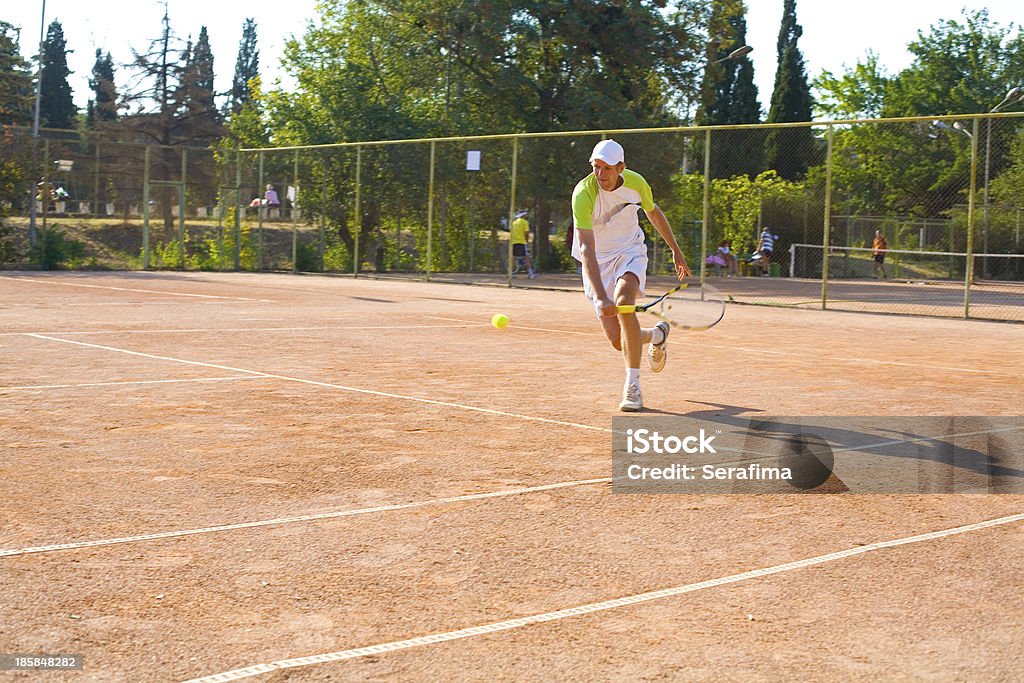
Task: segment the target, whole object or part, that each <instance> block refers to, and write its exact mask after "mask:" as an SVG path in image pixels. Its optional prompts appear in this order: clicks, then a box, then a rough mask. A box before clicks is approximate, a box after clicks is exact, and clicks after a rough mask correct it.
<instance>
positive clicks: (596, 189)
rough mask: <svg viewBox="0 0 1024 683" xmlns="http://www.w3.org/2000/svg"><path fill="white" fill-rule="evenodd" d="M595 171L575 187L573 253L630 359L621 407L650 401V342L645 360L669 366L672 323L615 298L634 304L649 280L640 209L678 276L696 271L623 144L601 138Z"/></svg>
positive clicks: (611, 337) (586, 288)
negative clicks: (644, 365)
mask: <svg viewBox="0 0 1024 683" xmlns="http://www.w3.org/2000/svg"><path fill="white" fill-rule="evenodd" d="M590 164H591V167H592V168H593V173H591V174H590V175H588V176H587V177H586V178H584V179H583V180H581V181H580V182H579V183H577V184H576V188H575V189H574V190H573V193H572V216H573V228H574V230H573V241H572V255H573V258H575V259H576V260H577V261H579V262H580V263H582V264H583V292H584V293H585V294H586V295H587V298H589V299H590V301H591V302H592V303H593V305H594V310H595V311H596V312H597V315H598V318H599V319H600V320H601V327H603V328H604V333H605V336H606V337H608V341H609V342H611V344H612V346H613V347H615V349H616V350H617V351H621V352H622V358H623V360H624V361H625V365H626V383H625V386H624V387H623V391H622V394H623V396H622V402H621V403H620V404H619V410H622V411H626V412H636V411H638V410H642V409H643V407H644V401H643V396H642V395H641V393H640V357H641V356H642V355H643V345H644V344H648V343H649V344H650V346H649V348H648V350H647V361H648V364H649V365H650V367H651V370H653V371H654V372H661V370H662V369H663V368H664V367H665V362H666V360H667V358H668V353H667V350H666V348H665V342H666V341H668V332H669V326H668V324H667V323H665V322H660V323H658V325H657V326H656V327H651V328H642V327H640V321H639V320H637V317H636V313H623V314H620V313H619V312H618V311H617V309H616V305H633V304H635V303H636V300H637V298H638V297H640V296H641V295H642V294H643V292H644V285H645V284H646V282H647V245H646V244H644V232H643V230H642V229H641V228H640V222H639V221H638V212H639V210H640V209H643V211H644V213H646V214H647V218H649V219H650V221H651V224H652V225H653V226H654V229H655V230H657V231H658V234H659V235H661V237H662V239H663V240H665V243H666V244H667V245H668V247H669V249H671V250H672V262H673V263H674V264H675V270H676V277H678V278H679V279H680V280H682V279H683V278H684V277H686V276H687V275H690V268H689V266H687V265H686V259H685V258H684V257H683V252H682V251H681V250H680V249H679V244H678V243H677V242H676V238H675V236H674V235H673V234H672V228H671V227H670V226H669V224H668V219H667V218H665V214H664V213H662V211H661V209H659V208H658V205H657V204H655V203H654V196H653V193H652V192H651V186H650V185H648V184H647V181H646V180H644V179H643V176H641V175H640V174H639V173H636V172H635V171H628V170H626V163H625V153H624V152H623V149H622V145H620V144H619V143H617V142H615V141H614V140H602V141H601V142H599V143H597V146H596V147H594V151H593V153H592V154H591V155H590Z"/></svg>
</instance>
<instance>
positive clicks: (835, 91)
mask: <svg viewBox="0 0 1024 683" xmlns="http://www.w3.org/2000/svg"><path fill="white" fill-rule="evenodd" d="M891 83H892V79H891V78H890V77H888V76H887V75H886V73H885V70H884V69H882V67H881V66H880V65H879V64H878V55H877V54H875V53H874V52H871V51H870V50H869V51H868V53H867V57H866V59H865V60H864V61H863V62H861V61H858V62H857V64H856V66H854V67H853V68H851V69H847V71H846V73H844V74H843V75H842V76H836V75H834V74H833V73H832V72H831V71H827V70H826V71H823V72H822V73H821V75H820V76H818V77H817V78H816V79H815V80H814V90H815V92H816V93H818V97H817V99H816V100H815V109H816V110H817V111H818V112H820V113H821V114H822V115H824V116H829V117H831V118H835V119H870V118H879V117H881V116H882V110H883V108H884V106H885V101H886V91H887V90H888V89H889V87H890V85H891Z"/></svg>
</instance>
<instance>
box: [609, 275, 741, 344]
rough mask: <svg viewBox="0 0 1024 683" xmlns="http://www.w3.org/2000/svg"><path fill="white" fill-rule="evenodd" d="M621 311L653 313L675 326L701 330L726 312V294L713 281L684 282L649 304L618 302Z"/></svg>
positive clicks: (710, 325)
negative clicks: (704, 282) (709, 282)
mask: <svg viewBox="0 0 1024 683" xmlns="http://www.w3.org/2000/svg"><path fill="white" fill-rule="evenodd" d="M616 308H618V310H619V313H650V314H651V315H653V316H656V317H658V318H661V319H662V320H664V321H665V322H667V323H668V324H669V325H672V327H677V328H679V329H681V330H690V331H692V332H699V331H700V330H706V329H709V328H711V327H714V326H715V325H717V324H718V323H719V322H720V321H721V320H722V318H723V317H724V316H725V297H724V296H722V293H721V292H719V291H718V290H717V289H715V288H714V287H712V286H711V285H704V286H700V285H696V286H694V287H690V286H689V285H688V284H687V283H685V282H684V283H682V284H680V285H678V286H677V287H673V288H672V289H670V290H668V291H667V292H665V293H664V294H662V295H661V296H659V297H658V298H657V299H655V300H654V301H651V302H649V303H646V304H634V305H626V306H617V307H616Z"/></svg>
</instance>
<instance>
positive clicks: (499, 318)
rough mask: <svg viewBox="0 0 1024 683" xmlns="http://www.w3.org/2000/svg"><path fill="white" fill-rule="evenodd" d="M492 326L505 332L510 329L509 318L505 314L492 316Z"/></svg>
mask: <svg viewBox="0 0 1024 683" xmlns="http://www.w3.org/2000/svg"><path fill="white" fill-rule="evenodd" d="M491 324H492V325H494V326H495V327H497V328H498V329H499V330H503V329H505V328H506V327H508V316H507V315H505V314H504V313H495V314H494V315H493V316H491Z"/></svg>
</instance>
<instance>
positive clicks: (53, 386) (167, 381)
mask: <svg viewBox="0 0 1024 683" xmlns="http://www.w3.org/2000/svg"><path fill="white" fill-rule="evenodd" d="M246 379H250V380H251V379H264V378H262V377H259V376H255V375H245V376H243V377H193V378H191V379H144V380H124V381H120V382H85V383H83V384H33V385H29V386H20V387H0V391H16V390H17V391H23V390H32V389H81V388H84V387H119V386H129V385H134V384H175V383H179V382H230V381H234V380H246Z"/></svg>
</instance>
